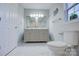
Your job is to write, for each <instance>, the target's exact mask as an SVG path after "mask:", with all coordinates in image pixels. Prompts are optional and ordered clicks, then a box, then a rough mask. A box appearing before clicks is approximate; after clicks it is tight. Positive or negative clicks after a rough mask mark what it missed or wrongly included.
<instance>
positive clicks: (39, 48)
mask: <svg viewBox="0 0 79 59" xmlns="http://www.w3.org/2000/svg"><path fill="white" fill-rule="evenodd" d="M52 55H53V54H52V53H51V51H50V50H49V48H48V47H47V45H46V43H23V44H21V45H19V46H18V47H17V48H15V49H14V50H13V51H12V52H10V53H9V54H8V56H52Z"/></svg>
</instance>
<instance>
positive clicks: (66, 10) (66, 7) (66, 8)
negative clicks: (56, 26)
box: [65, 3, 79, 21]
mask: <svg viewBox="0 0 79 59" xmlns="http://www.w3.org/2000/svg"><path fill="white" fill-rule="evenodd" d="M78 4H79V3H74V4H73V5H71V6H70V7H68V3H66V4H65V12H66V19H67V21H70V19H69V18H68V17H69V16H68V15H69V14H68V11H69V10H70V9H72V8H74V7H75V6H77V5H78ZM75 12H76V11H75Z"/></svg>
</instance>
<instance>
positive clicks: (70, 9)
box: [65, 3, 79, 20]
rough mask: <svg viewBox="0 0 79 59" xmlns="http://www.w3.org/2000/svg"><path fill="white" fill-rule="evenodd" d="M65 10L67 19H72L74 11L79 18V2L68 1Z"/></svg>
mask: <svg viewBox="0 0 79 59" xmlns="http://www.w3.org/2000/svg"><path fill="white" fill-rule="evenodd" d="M65 9H66V10H65V12H66V19H67V20H70V16H71V15H72V14H73V13H74V14H77V16H78V18H79V4H78V3H66V4H65Z"/></svg>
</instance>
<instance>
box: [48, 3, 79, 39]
mask: <svg viewBox="0 0 79 59" xmlns="http://www.w3.org/2000/svg"><path fill="white" fill-rule="evenodd" d="M56 8H59V12H58V14H57V15H56V16H53V11H54V10H55V9H56ZM64 15H65V14H64V4H62V3H60V4H58V3H57V4H54V5H53V6H52V8H51V9H50V19H49V20H50V21H49V32H50V34H51V36H52V40H53V37H54V38H55V40H63V37H62V38H61V35H59V33H60V34H61V33H62V32H64V31H79V22H65V19H64V17H65V16H64ZM58 18H61V19H62V20H58ZM52 21H54V22H52Z"/></svg>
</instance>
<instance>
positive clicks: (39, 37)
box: [24, 28, 49, 42]
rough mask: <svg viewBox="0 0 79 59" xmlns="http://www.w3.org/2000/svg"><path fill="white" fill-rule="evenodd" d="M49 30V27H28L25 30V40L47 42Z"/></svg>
mask: <svg viewBox="0 0 79 59" xmlns="http://www.w3.org/2000/svg"><path fill="white" fill-rule="evenodd" d="M48 40H49V32H48V29H47V28H27V29H25V30H24V42H42V41H45V42H47V41H48Z"/></svg>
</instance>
